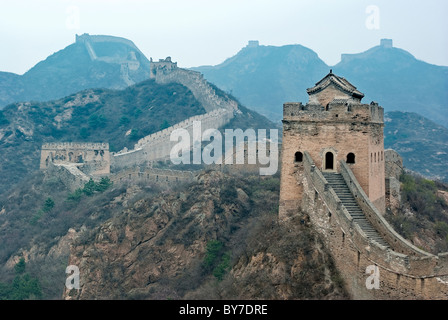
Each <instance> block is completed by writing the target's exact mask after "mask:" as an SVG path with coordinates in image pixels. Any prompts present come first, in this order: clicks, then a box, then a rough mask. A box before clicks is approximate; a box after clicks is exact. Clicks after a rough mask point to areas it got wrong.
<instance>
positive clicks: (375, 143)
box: [279, 70, 385, 220]
mask: <svg viewBox="0 0 448 320" xmlns="http://www.w3.org/2000/svg"><path fill="white" fill-rule="evenodd" d="M307 92H308V95H309V101H308V103H307V104H305V105H303V104H302V103H300V102H298V103H285V104H284V105H283V141H282V148H283V150H282V160H281V161H282V164H281V168H282V170H281V187H280V210H279V215H280V220H284V219H285V218H286V217H287V216H288V214H289V213H294V212H297V210H298V208H299V207H300V205H301V200H302V194H303V183H302V180H303V161H304V153H305V152H307V154H309V155H310V157H311V158H312V160H313V161H314V163H315V165H316V167H318V168H319V170H321V171H322V172H324V173H325V172H339V171H340V160H345V162H346V163H347V165H348V166H349V168H350V169H351V170H352V172H353V174H354V175H355V177H356V179H357V180H358V182H359V184H360V185H361V187H362V189H363V190H364V192H365V193H366V195H367V196H368V197H369V199H370V200H371V201H372V203H373V204H374V205H375V206H376V208H377V209H378V210H379V211H380V212H381V213H384V212H385V177H384V139H383V127H384V122H383V114H384V112H383V108H382V107H380V106H378V104H377V103H374V102H372V103H370V104H362V103H361V99H362V98H363V97H364V94H363V93H361V92H359V91H358V90H357V89H356V87H355V86H353V85H352V84H351V83H350V82H348V81H347V80H346V79H344V78H342V77H339V76H337V75H335V74H334V73H333V72H332V71H331V70H330V73H329V74H327V75H326V76H325V77H324V78H323V79H322V80H320V81H319V82H317V83H316V85H315V86H314V87H312V88H309V89H307Z"/></svg>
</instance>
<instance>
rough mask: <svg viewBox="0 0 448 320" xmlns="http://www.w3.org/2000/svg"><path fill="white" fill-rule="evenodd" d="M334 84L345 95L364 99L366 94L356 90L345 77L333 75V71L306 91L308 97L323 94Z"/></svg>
mask: <svg viewBox="0 0 448 320" xmlns="http://www.w3.org/2000/svg"><path fill="white" fill-rule="evenodd" d="M331 84H333V85H334V86H336V87H337V88H338V89H339V90H341V91H343V92H344V93H346V94H348V95H350V96H352V97H354V98H357V99H359V100H361V99H362V98H363V97H364V94H363V93H362V92H360V91H358V90H357V89H356V87H355V86H354V85H352V84H351V83H350V82H348V81H347V79H345V78H343V77H339V76H337V75H335V74H334V73H333V70H330V73H329V74H327V75H326V76H325V77H324V78H323V79H322V80H320V81H318V82H317V83H316V84H315V86H314V87H312V88H308V89H306V92H307V93H308V95H313V94H316V93H318V92H321V91H322V90H324V89H325V88H327V87H328V86H330V85H331Z"/></svg>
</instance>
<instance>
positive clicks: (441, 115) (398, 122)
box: [0, 34, 448, 189]
mask: <svg viewBox="0 0 448 320" xmlns="http://www.w3.org/2000/svg"><path fill="white" fill-rule="evenodd" d="M149 64H150V61H149V60H148V59H147V58H146V57H145V56H144V54H143V53H142V52H140V50H139V49H138V48H137V47H136V46H135V45H134V44H133V43H132V42H131V41H130V40H127V39H123V38H118V37H111V36H90V35H88V34H84V35H81V36H77V37H76V42H75V43H73V44H71V45H69V46H68V47H66V48H64V49H62V50H60V51H58V52H56V53H55V54H53V55H51V56H50V57H48V58H47V59H46V60H44V61H41V62H39V63H38V64H37V65H36V66H34V67H33V68H32V69H31V70H29V71H28V72H27V73H25V74H24V75H17V74H13V73H7V72H0V108H1V106H5V105H6V104H9V103H13V102H18V101H34V102H32V103H26V104H15V105H12V106H11V107H10V108H7V109H5V110H4V112H3V113H2V112H1V111H0V148H1V149H2V150H3V152H4V153H3V155H4V156H5V157H9V155H11V156H12V157H13V155H14V153H15V152H17V150H18V149H15V148H14V147H13V148H12V149H10V147H11V146H14V145H15V146H16V147H17V146H18V145H20V144H21V143H22V142H20V141H22V140H23V142H24V143H25V144H27V143H31V144H32V145H33V147H32V148H31V149H28V151H26V150H22V151H19V153H20V152H25V151H26V152H30V150H32V151H31V152H33V153H35V152H38V148H39V144H35V143H36V142H38V143H41V142H43V141H54V140H55V141H58V140H61V139H75V140H77V141H90V140H91V139H92V137H95V138H101V139H106V138H107V139H109V140H111V141H114V142H112V143H111V148H112V149H115V150H114V151H117V150H119V149H120V148H122V147H123V146H126V145H127V144H129V146H132V145H133V141H131V140H130V138H132V139H134V140H135V139H137V138H138V137H141V136H142V135H145V134H148V133H151V132H154V131H155V130H158V129H159V128H160V126H161V123H160V121H162V120H167V121H168V122H169V123H171V124H172V123H174V122H176V121H181V120H183V118H182V116H183V115H185V116H186V117H187V116H188V115H190V112H199V113H201V112H202V111H200V110H202V109H201V108H202V107H201V106H199V109H195V108H197V107H196V105H197V102H188V103H187V106H190V108H193V109H190V110H187V109H185V112H184V111H182V112H180V113H179V112H178V114H177V115H174V114H171V113H172V111H170V110H171V109H170V108H171V107H173V108H174V109H173V110H177V111H179V110H183V108H184V107H185V106H183V107H182V109H179V107H180V105H178V103H180V102H179V101H180V100H179V101H178V102H176V101H174V102H171V101H170V99H169V98H168V96H166V92H168V93H169V92H170V90H171V88H168V89H165V88H163V87H160V86H155V85H154V84H152V82H147V83H146V82H145V83H140V82H141V81H144V80H146V79H148V78H149ZM330 68H332V69H333V71H334V73H337V74H338V75H340V76H343V77H345V78H346V79H348V80H349V81H350V82H351V83H352V84H354V85H355V86H357V87H358V89H359V90H360V91H361V92H363V93H364V94H365V95H366V96H365V98H364V99H363V101H364V102H366V103H369V102H370V101H371V100H375V101H377V102H378V103H379V104H380V105H382V106H383V107H384V108H385V110H386V111H389V112H387V113H386V115H385V146H386V147H387V148H393V149H395V150H397V151H398V152H399V153H400V154H401V155H402V156H403V158H404V163H405V166H406V167H407V168H409V169H411V170H414V171H416V172H419V173H421V174H423V175H426V176H429V177H433V178H438V179H442V180H445V181H448V169H447V168H446V166H444V164H446V163H447V162H448V161H447V160H448V158H447V157H448V156H447V155H448V129H447V127H446V126H447V124H448V112H447V111H446V110H445V106H448V67H441V66H435V65H431V64H428V63H425V62H422V61H419V60H417V59H415V58H414V57H413V56H412V55H411V54H409V53H407V52H406V51H404V50H401V49H397V48H394V47H393V46H392V43H391V41H388V40H383V41H382V43H381V45H380V46H377V47H374V48H372V49H370V50H367V51H366V52H364V53H360V54H351V55H342V60H341V62H340V63H338V64H337V65H335V66H333V67H330V66H328V65H326V64H325V63H324V62H323V61H322V60H321V59H320V58H319V56H318V55H317V54H316V53H315V52H314V51H312V50H310V49H308V48H305V47H303V46H300V45H287V46H281V47H275V46H260V45H258V43H257V42H250V44H249V45H248V46H247V47H245V48H243V49H242V50H241V51H240V52H239V53H238V54H237V55H235V56H234V57H231V58H229V59H227V60H226V61H224V62H223V63H222V64H219V65H217V66H203V67H197V68H193V69H194V70H196V71H200V72H202V73H203V74H204V75H205V77H206V79H207V80H209V81H210V82H213V83H214V84H215V85H217V86H218V87H219V88H220V89H223V90H224V91H227V92H229V93H231V94H232V95H233V96H236V98H238V100H239V101H240V102H241V103H242V104H243V105H245V106H248V107H250V109H252V110H255V111H257V112H259V113H261V114H264V115H265V116H267V117H268V118H269V119H271V120H274V121H278V122H279V120H281V118H282V106H283V103H284V102H287V101H302V102H306V101H308V95H307V93H306V88H309V87H312V86H313V85H314V84H315V82H316V81H318V80H319V79H321V78H322V77H323V76H324V75H325V74H327V73H328V72H329V69H330ZM134 83H139V84H137V85H136V86H131V87H130V88H129V89H128V90H125V91H118V92H114V91H110V92H109V91H107V90H106V91H104V90H99V91H98V90H95V91H93V92H95V94H94V96H96V97H98V98H100V100H95V101H89V102H82V101H84V100H83V99H84V98H82V96H83V95H87V93H79V94H77V92H80V91H82V90H85V89H91V88H111V89H117V88H125V87H128V86H129V85H131V84H134ZM179 90H181V89H179V88H177V89H176V92H177V93H179V92H180V91H179ZM182 90H184V89H182ZM80 95H81V96H80ZM189 95H191V94H190V93H188V94H187V92H186V93H185V94H182V95H179V96H178V97H181V98H182V99H186V100H185V101H187V100H188V101H189V99H191V97H190V96H189ZM79 96H80V97H81V98H79ZM87 96H88V95H87ZM64 97H65V98H64ZM77 97H78V98H77ZM62 98H63V99H62ZM55 99H56V100H57V99H61V100H57V101H50V102H49V103H38V102H39V101H49V100H55ZM77 99H81V100H79V101H78V100H77ZM72 100H73V102H71V101H72ZM75 101H76V102H75ZM86 101H87V100H86ZM185 101H184V102H185ZM173 103H174V105H173V106H171V107H170V105H171V104H173ZM71 104H73V105H74V106H76V105H79V106H82V105H84V104H85V105H86V106H87V107H88V108H84V107H83V108H75V109H74V111H73V112H74V114H73V115H74V117H72V118H71V119H72V120H70V121H68V122H67V125H68V126H67V125H62V126H59V127H58V125H57V123H56V127H54V126H55V123H53V122H54V121H53V122H50V120H51V119H53V118H54V119H64V117H65V116H64V115H66V114H68V111H67V110H66V109H65V107H64V106H67V105H71ZM107 104H113V105H114V106H113V107H109V106H107ZM120 105H121V107H119V106H120ZM149 105H153V106H154V109H152V111H151V113H148V115H147V116H146V115H145V110H146V109H145V106H149ZM193 106H195V107H193ZM106 107H107V108H106ZM159 107H160V108H161V109H160V110H159ZM123 108H125V109H126V110H124V109H123ZM157 110H159V111H157ZM240 110H242V111H243V115H242V116H240V117H237V118H235V119H234V121H233V122H232V125H233V126H236V127H238V128H244V127H251V126H256V127H262V126H263V125H264V126H269V125H270V126H273V124H272V123H270V122H269V121H268V120H267V119H266V118H264V117H262V116H260V115H258V114H257V113H256V112H250V111H249V110H247V109H246V108H244V107H243V106H240ZM394 110H396V111H397V112H395V111H394ZM142 111H143V115H142V116H139V114H140V113H141V112H142ZM155 111H157V112H159V113H158V115H155V113H154V112H155ZM168 111H169V112H168ZM177 111H176V112H177ZM392 111H394V112H392ZM79 112H81V114H80V115H79V116H77V114H78V113H79ZM173 112H174V111H173ZM410 112H412V113H410ZM134 113H135V114H134ZM95 114H97V115H99V116H101V115H103V116H104V117H105V119H106V120H107V123H105V127H104V128H103V129H106V131H108V132H109V133H110V135H109V134H108V135H105V133H106V131H103V130H101V131H97V130H98V129H97V128H95V124H96V122H95ZM47 117H48V118H47ZM91 117H93V118H91ZM424 117H427V118H429V119H431V120H428V119H426V118H424ZM74 120H76V121H78V123H77V124H76V123H73V128H71V129H70V130H69V127H70V126H72V125H71V124H70V123H71V122H73V121H74ZM97 120H99V121H100V123H99V125H101V121H102V120H104V118H101V117H99V118H98V119H97ZM30 121H31V122H30ZM39 121H40V122H42V123H39ZM51 121H52V120H51ZM58 121H59V120H58ZM97 122H98V121H97ZM278 122H277V123H278ZM31 123H32V125H31V126H32V127H33V129H32V131H28V129H27V128H28V127H29V126H30V124H31ZM61 123H63V122H61ZM436 123H437V124H436ZM439 124H441V125H444V126H445V127H444V126H441V125H439ZM116 128H119V129H118V131H117V129H116ZM132 128H133V129H134V130H133V131H132V135H127V136H125V133H126V132H127V131H128V130H130V129H132ZM123 130H126V132H122V131H123ZM40 131H42V132H41V133H39V134H37V133H38V132H40ZM30 132H31V136H28V135H29V134H30ZM103 135H104V136H103ZM12 138H14V139H13V140H11V139H12ZM7 146H8V147H7ZM5 147H7V148H8V152H6V153H5V151H6V149H4V148H5ZM23 156H24V157H26V155H25V154H24V155H23ZM10 160H11V161H13V158H11V159H10ZM16 162H17V163H16V164H17V165H18V166H16V165H15V166H14V167H15V168H16V169H17V170H12V171H10V172H12V173H14V172H15V173H14V174H16V175H17V177H19V176H23V173H24V172H25V171H26V170H25V169H26V165H25V163H23V164H22V161H16ZM25 162H26V161H25ZM19 167H20V168H19ZM3 170H9V169H7V168H6V167H4V166H2V165H0V172H6V171H3ZM0 189H1V188H0Z"/></svg>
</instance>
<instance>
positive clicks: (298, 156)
mask: <svg viewBox="0 0 448 320" xmlns="http://www.w3.org/2000/svg"><path fill="white" fill-rule="evenodd" d="M302 161H303V153H302V152H300V151H298V152H296V153H295V154H294V162H302Z"/></svg>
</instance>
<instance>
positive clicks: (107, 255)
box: [63, 171, 345, 299]
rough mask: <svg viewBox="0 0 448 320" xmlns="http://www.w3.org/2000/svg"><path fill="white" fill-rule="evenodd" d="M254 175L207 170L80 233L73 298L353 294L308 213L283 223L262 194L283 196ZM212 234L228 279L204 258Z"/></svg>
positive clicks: (75, 250)
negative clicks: (77, 280) (223, 257)
mask: <svg viewBox="0 0 448 320" xmlns="http://www.w3.org/2000/svg"><path fill="white" fill-rule="evenodd" d="M247 179H250V178H247V177H246V178H241V177H238V178H236V177H232V176H229V175H225V174H223V173H221V172H217V171H209V172H205V173H202V174H200V175H199V176H198V177H197V180H196V182H194V183H192V184H190V185H186V186H188V188H186V187H185V188H179V189H178V190H179V191H171V192H169V191H164V192H162V193H161V194H160V195H157V196H155V197H153V198H151V197H147V196H146V197H143V199H142V200H140V201H137V202H135V203H134V204H132V205H130V206H129V208H128V209H126V210H125V211H124V212H123V213H122V214H120V215H119V216H116V217H115V218H112V219H110V220H108V221H106V222H105V223H103V224H101V225H100V226H98V227H97V228H95V229H92V230H86V231H84V232H81V233H79V236H78V238H77V240H76V241H75V242H74V244H73V246H72V248H71V253H70V258H69V262H68V263H69V264H70V265H76V266H78V267H79V270H80V282H81V283H80V285H81V288H80V290H75V289H72V290H71V291H68V290H66V291H65V293H64V295H63V298H64V299H196V298H205V299H210V298H249V299H250V298H269V299H290V298H324V299H325V298H328V299H333V298H341V297H344V296H345V295H344V289H343V287H342V285H341V282H340V281H339V280H338V276H337V274H336V273H335V271H334V268H333V265H332V262H331V258H330V256H329V255H328V253H327V252H326V251H325V249H324V248H323V247H322V245H321V244H320V240H319V239H318V238H317V237H316V234H315V233H313V232H312V231H311V229H310V227H309V226H308V225H307V223H306V222H305V220H306V218H303V219H304V220H303V221H302V222H303V224H301V223H300V221H298V223H297V225H296V224H294V226H291V227H288V228H286V229H285V228H284V227H282V226H279V225H277V224H276V223H275V220H276V217H275V215H272V214H270V213H269V208H268V206H266V205H265V204H262V201H267V202H268V203H271V201H270V200H272V201H274V202H275V201H278V192H277V191H275V190H272V191H271V190H265V189H263V188H257V187H254V186H257V184H254V182H255V180H253V181H252V180H250V181H249V180H247ZM253 179H256V181H258V184H262V183H263V182H262V181H260V180H259V178H258V177H254V178H253ZM277 183H278V180H277ZM249 186H252V187H249ZM251 188H255V189H251ZM254 193H255V194H256V195H255V196H254V195H253V194H254ZM251 194H252V196H250V195H251ZM270 197H273V199H271V198H270ZM275 199H277V200H275ZM259 202H260V203H259ZM131 203H132V202H131ZM263 203H264V202H263ZM287 229H288V230H287ZM296 229H297V230H296ZM211 240H217V241H219V242H220V243H222V244H223V252H226V253H227V254H229V255H230V257H231V261H230V263H229V266H228V267H229V269H228V271H227V272H226V276H225V277H224V279H223V280H222V281H218V280H217V279H216V278H215V277H214V276H213V272H212V271H211V270H209V269H207V267H205V266H204V257H205V256H206V254H207V244H208V243H209V242H210V241H211Z"/></svg>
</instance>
